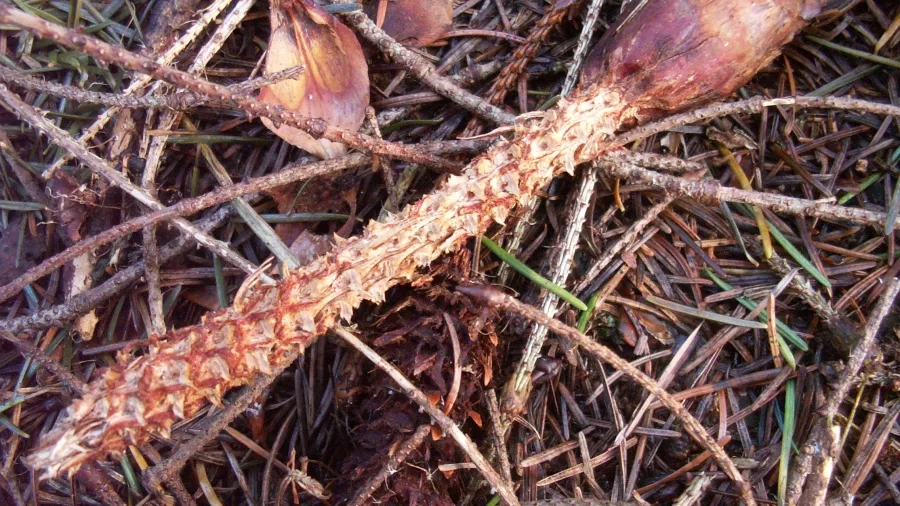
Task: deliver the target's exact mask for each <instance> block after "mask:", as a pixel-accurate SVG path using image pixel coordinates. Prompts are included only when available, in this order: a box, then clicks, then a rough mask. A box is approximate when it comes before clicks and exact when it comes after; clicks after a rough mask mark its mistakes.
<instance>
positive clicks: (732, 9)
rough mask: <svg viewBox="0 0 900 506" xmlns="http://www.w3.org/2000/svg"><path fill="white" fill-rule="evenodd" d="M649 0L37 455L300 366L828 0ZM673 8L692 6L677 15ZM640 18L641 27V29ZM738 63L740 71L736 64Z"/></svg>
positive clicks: (64, 454)
mask: <svg viewBox="0 0 900 506" xmlns="http://www.w3.org/2000/svg"><path fill="white" fill-rule="evenodd" d="M640 5H641V6H642V7H638V9H639V11H638V12H633V13H631V14H629V15H627V16H623V18H624V19H626V20H625V21H624V23H623V25H622V26H620V27H614V28H612V29H611V31H610V33H612V34H615V35H611V36H608V37H606V38H605V39H604V40H603V41H602V42H601V44H602V45H603V47H604V48H605V49H604V52H603V54H604V55H606V57H608V58H607V59H606V60H601V63H600V65H601V66H604V65H605V67H603V68H605V72H606V74H604V75H603V76H602V78H601V79H600V80H599V81H597V82H594V83H591V82H590V81H587V82H586V83H582V87H581V88H580V89H579V90H577V91H576V92H575V93H574V94H573V95H572V98H571V99H569V100H563V101H561V103H560V104H559V106H558V107H557V108H556V109H554V110H552V111H550V112H548V113H547V114H545V115H544V116H543V117H540V118H536V119H526V120H523V121H522V122H520V124H519V125H517V132H516V137H515V139H514V140H513V141H501V142H500V143H498V144H497V145H495V146H494V147H493V148H492V149H491V150H490V151H489V152H488V153H486V154H484V155H482V156H480V157H478V158H476V159H475V160H474V161H473V162H472V163H470V164H469V166H468V167H467V168H466V170H465V172H464V173H463V174H462V175H461V176H453V177H450V178H449V180H448V181H447V182H446V184H445V185H444V186H443V187H442V188H440V189H439V190H437V191H435V192H434V193H432V194H430V195H428V196H426V197H424V198H423V199H422V200H420V201H419V202H417V203H415V204H412V205H410V206H408V207H406V208H405V209H404V210H403V211H402V212H400V213H399V214H397V215H394V216H391V217H389V218H388V219H386V220H385V221H384V222H372V223H369V225H368V226H367V227H366V229H365V231H364V233H363V234H362V235H361V236H359V237H355V238H352V239H348V240H345V241H340V242H338V244H337V245H336V247H335V249H334V251H333V252H331V253H329V254H327V255H325V256H323V257H321V258H319V259H318V260H316V261H314V262H313V263H312V264H310V265H308V266H306V267H303V268H301V269H298V270H296V271H294V272H291V273H289V274H287V275H286V276H285V278H284V279H283V280H282V281H281V282H279V283H278V284H276V285H263V284H258V283H254V282H252V281H249V282H248V283H246V284H245V286H244V287H243V288H242V290H241V291H240V292H239V294H238V296H237V297H236V301H235V304H234V306H233V307H231V308H229V309H226V310H222V311H218V312H215V313H211V314H209V315H208V316H207V317H206V318H204V320H203V322H202V323H201V324H200V325H195V326H193V327H189V328H185V329H181V330H177V331H174V332H172V333H170V334H169V335H168V336H167V337H166V339H165V340H161V341H154V342H153V343H152V344H151V347H150V352H149V353H148V354H147V355H144V356H142V357H140V358H137V359H136V360H134V361H132V362H130V363H127V364H124V363H123V364H119V365H116V366H114V367H111V368H109V369H107V370H106V371H105V373H104V374H102V376H101V377H99V378H98V379H96V380H95V381H93V382H92V383H91V384H90V387H89V390H88V391H87V392H86V393H85V394H84V396H83V397H82V398H81V399H78V400H76V401H75V402H74V403H73V404H72V405H71V406H70V407H69V408H68V409H67V411H66V412H65V413H64V414H63V416H62V417H61V418H60V420H59V421H58V423H57V425H56V427H55V428H54V429H53V430H52V431H51V432H50V433H48V434H47V435H46V436H44V437H43V438H42V441H41V446H40V448H38V449H37V450H36V451H35V452H34V453H33V454H32V455H31V456H30V458H29V462H30V464H31V465H32V466H34V467H37V468H42V469H44V470H45V473H44V476H45V477H46V476H56V475H58V474H60V473H61V472H63V471H68V472H70V473H71V472H74V470H76V469H77V468H78V467H79V466H80V465H81V464H83V463H84V462H87V461H90V460H95V459H102V458H104V457H106V456H107V455H108V454H110V453H120V452H123V451H124V450H125V448H126V446H127V445H128V444H140V443H144V442H146V441H148V439H149V438H150V436H151V434H163V435H165V434H166V433H167V432H168V431H169V430H170V429H171V427H172V424H173V423H175V422H177V421H178V420H181V419H183V418H185V417H190V416H192V415H193V414H195V413H196V412H198V411H199V410H200V409H201V408H202V406H204V405H205V404H206V403H207V402H210V403H213V404H220V403H221V399H222V396H223V394H224V393H225V392H226V391H228V390H229V389H231V388H234V387H236V386H239V385H244V384H247V383H249V382H250V381H251V380H252V379H253V377H254V376H255V375H257V374H260V373H266V372H269V371H271V370H274V369H278V368H281V367H285V366H287V365H288V364H287V363H286V361H287V358H286V357H287V356H288V355H287V350H288V349H289V347H292V346H297V347H300V348H305V347H306V346H307V345H308V344H309V343H310V342H311V341H312V340H313V339H314V338H315V337H317V336H319V335H321V334H323V333H324V332H325V331H327V330H328V329H329V328H330V327H332V326H333V325H334V324H335V323H336V322H337V320H338V319H339V318H341V319H344V320H348V321H349V320H350V318H351V317H352V314H353V310H354V308H356V307H358V306H359V304H360V303H361V302H362V301H364V300H367V301H372V302H376V303H377V302H381V301H383V300H384V297H385V292H386V290H388V289H389V288H390V287H392V286H394V285H396V284H399V283H402V282H405V281H408V280H410V279H411V278H412V276H413V274H414V273H415V271H416V269H417V268H420V267H427V266H428V265H429V264H430V263H431V262H432V261H434V260H435V259H436V258H438V257H439V256H440V255H442V254H444V253H447V252H450V251H453V250H455V249H456V248H458V247H460V245H461V244H462V243H463V242H465V241H466V240H467V239H469V238H472V237H476V236H478V235H480V234H482V233H484V232H485V230H486V229H487V228H488V227H489V226H490V225H491V224H492V223H495V222H498V223H502V222H503V220H504V219H505V218H506V217H507V215H508V214H509V211H510V209H511V208H512V207H513V206H515V205H516V204H519V203H522V202H524V201H526V200H528V199H530V198H532V197H533V196H534V195H535V194H536V193H537V192H538V191H539V190H540V189H542V188H543V187H544V186H545V185H546V184H547V183H548V182H549V181H550V179H551V178H552V177H553V176H554V175H556V174H557V173H559V172H562V171H567V172H571V171H572V170H573V169H574V167H575V165H576V164H578V163H582V162H585V161H589V160H592V159H595V158H596V157H597V156H599V155H601V154H603V153H605V152H607V151H609V150H610V149H613V148H612V147H611V145H610V144H609V142H608V141H609V140H610V139H611V137H612V135H613V134H614V133H615V131H616V130H617V129H619V128H621V127H622V126H624V125H630V124H634V123H637V122H640V121H642V120H646V119H648V118H651V117H656V116H660V115H664V114H668V113H671V112H673V111H675V110H679V109H682V108H684V107H685V106H686V105H695V104H697V103H698V102H700V101H708V100H714V99H719V98H722V97H725V96H727V95H729V94H731V93H732V92H733V91H734V90H735V89H736V88H737V87H738V86H740V85H741V84H742V83H743V82H744V81H745V80H746V79H747V78H749V77H750V76H752V75H754V74H755V73H756V72H757V71H759V70H760V69H761V68H762V67H763V66H765V65H766V64H768V62H770V61H771V60H772V59H773V58H774V57H775V56H776V55H777V54H778V52H779V49H780V47H781V46H782V45H783V44H785V43H787V42H788V41H789V40H790V39H791V38H792V37H793V35H794V33H796V32H797V31H799V30H800V29H801V28H802V27H803V26H804V25H805V20H806V19H808V18H809V17H810V16H812V15H814V14H815V13H816V12H817V10H818V8H817V6H818V4H817V3H816V1H815V0H810V1H802V0H780V1H775V0H741V1H733V0H675V1H668V0H658V1H657V0H651V1H649V2H647V3H640ZM673 11H676V12H678V13H680V14H679V15H680V16H683V19H678V20H672V19H671V18H670V16H669V15H668V14H669V13H671V12H673ZM661 13H662V14H661ZM660 16H662V18H663V21H664V22H663V23H659V22H658V21H659V20H658V19H656V18H659V17H660ZM654 17H655V18H654ZM0 21H2V20H0ZM629 23H632V24H634V25H629ZM629 26H635V27H636V28H635V29H641V31H642V37H640V38H635V37H633V33H632V32H633V31H632V30H630V29H629ZM676 28H677V29H676ZM673 29H676V30H675V32H677V33H670V32H671V31H672V30H673ZM657 30H658V32H657ZM638 46H641V47H644V49H641V48H640V47H638ZM650 48H652V49H653V50H650ZM659 48H666V49H665V50H660V49H659ZM685 54H687V55H691V57H690V59H689V61H690V62H692V64H690V65H682V66H680V67H678V68H679V70H678V72H674V71H673V70H672V69H674V68H676V67H673V66H672V65H673V62H674V61H676V60H678V58H679V57H680V55H685ZM606 57H604V58H606ZM707 62H716V65H715V68H711V67H710V66H709V65H707ZM726 64H727V65H729V67H728V68H729V69H730V71H729V72H727V73H723V72H721V68H720V67H721V65H726ZM735 75H737V76H740V79H734V78H733V76H735ZM659 93H665V96H660V95H656V94H659Z"/></svg>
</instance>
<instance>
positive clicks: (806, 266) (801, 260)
mask: <svg viewBox="0 0 900 506" xmlns="http://www.w3.org/2000/svg"><path fill="white" fill-rule="evenodd" d="M736 205H737V206H738V209H740V210H741V212H742V213H744V215H746V216H748V217H750V216H751V211H750V208H749V206H747V205H745V204H736ZM756 210H758V208H754V211H756ZM755 215H756V213H755V212H754V213H752V216H755ZM763 219H764V220H765V223H766V228H768V230H769V233H770V234H771V236H772V238H773V239H775V242H777V243H778V245H779V246H781V247H782V248H784V250H785V251H786V252H787V254H788V255H790V257H791V258H793V259H794V261H795V262H797V263H798V264H800V266H801V267H802V268H803V270H805V271H806V272H808V273H809V274H810V276H812V277H813V278H815V280H816V281H818V282H819V283H821V285H822V286H824V287H825V288H827V289H828V290H831V281H828V278H826V277H825V275H824V274H822V271H820V270H819V269H817V268H816V266H815V265H813V263H812V262H810V261H809V259H807V258H806V257H805V256H804V255H803V253H801V252H800V250H798V249H797V247H796V246H794V244H793V243H791V241H789V240H788V238H787V237H785V236H784V234H782V233H781V231H780V230H778V227H776V226H775V225H773V224H772V222H770V221H769V220H766V219H765V217H763Z"/></svg>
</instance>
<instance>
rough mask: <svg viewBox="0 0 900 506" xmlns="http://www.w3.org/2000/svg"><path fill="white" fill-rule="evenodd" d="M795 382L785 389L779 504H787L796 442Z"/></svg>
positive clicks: (788, 383)
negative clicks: (789, 472)
mask: <svg viewBox="0 0 900 506" xmlns="http://www.w3.org/2000/svg"><path fill="white" fill-rule="evenodd" d="M794 383H795V380H792V379H791V380H787V384H786V385H785V387H784V426H783V429H782V431H781V460H780V462H779V463H778V504H779V506H781V505H783V504H785V499H784V498H785V495H786V492H787V479H788V470H789V469H790V467H789V466H790V461H791V449H792V446H793V442H794V420H795V414H796V409H797V408H796V406H795V404H796V402H795V399H794Z"/></svg>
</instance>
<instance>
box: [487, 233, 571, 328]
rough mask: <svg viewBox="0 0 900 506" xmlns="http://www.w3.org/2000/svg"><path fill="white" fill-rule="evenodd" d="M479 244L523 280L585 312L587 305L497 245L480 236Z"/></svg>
mask: <svg viewBox="0 0 900 506" xmlns="http://www.w3.org/2000/svg"><path fill="white" fill-rule="evenodd" d="M481 244H484V246H485V247H486V248H487V249H489V250H491V252H492V253H493V254H495V255H497V258H499V259H500V260H503V261H504V262H506V263H507V264H509V266H510V267H512V268H513V269H515V270H516V272H518V273H519V274H521V275H523V276H525V278H527V279H528V280H530V281H531V282H532V283H534V284H536V285H538V286H540V287H541V288H544V289H547V290H549V291H550V292H551V293H553V294H554V295H556V296H557V297H559V298H560V299H562V300H564V301H566V302H568V303H569V304H571V305H572V306H574V307H575V309H578V310H579V311H586V310H587V305H586V304H585V303H584V302H582V301H581V299H579V298H578V297H576V296H574V295H572V294H571V293H569V292H568V291H566V289H565V288H563V287H561V286H559V285H557V284H556V283H554V282H552V281H550V280H549V279H547V278H545V277H543V276H541V275H540V274H538V273H537V272H535V271H534V270H532V269H531V267H528V266H527V265H525V264H524V263H522V262H521V261H519V259H517V258H516V257H514V256H512V255H510V254H509V253H508V252H507V251H506V250H505V249H503V248H501V247H500V245H499V244H497V243H495V242H494V241H492V240H490V239H488V238H487V236H481Z"/></svg>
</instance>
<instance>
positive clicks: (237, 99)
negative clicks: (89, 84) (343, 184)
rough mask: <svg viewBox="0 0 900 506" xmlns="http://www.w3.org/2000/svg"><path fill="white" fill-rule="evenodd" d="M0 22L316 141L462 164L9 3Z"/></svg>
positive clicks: (452, 167) (1, 8)
mask: <svg viewBox="0 0 900 506" xmlns="http://www.w3.org/2000/svg"><path fill="white" fill-rule="evenodd" d="M0 21H2V22H4V23H9V24H12V25H14V26H17V27H20V28H24V29H27V30H28V31H30V32H32V33H34V34H35V35H38V36H40V37H43V38H47V39H51V40H53V41H55V42H57V43H59V44H62V45H63V46H66V47H70V48H73V49H77V50H79V51H84V52H85V53H87V54H90V55H92V56H94V57H96V58H98V59H100V60H103V61H105V62H107V63H112V64H115V65H121V66H122V67H125V68H127V69H130V70H134V71H137V72H143V73H147V74H150V75H153V76H155V77H158V78H160V79H163V80H165V81H166V82H169V83H171V84H174V85H175V86H178V87H181V88H184V89H186V90H189V91H192V92H194V93H196V94H197V95H199V96H204V97H209V98H211V99H215V100H218V101H221V102H222V103H225V104H229V105H233V106H234V107H237V108H239V109H241V110H243V111H246V112H247V113H249V114H252V115H255V116H262V117H265V118H268V119H270V120H272V121H273V122H275V123H277V124H285V125H290V126H293V127H296V128H299V129H301V130H303V131H305V132H307V133H309V134H310V135H311V136H313V137H314V138H317V139H318V138H325V139H328V140H331V141H335V142H341V143H344V144H347V145H350V146H353V147H355V148H358V149H363V150H366V151H371V152H373V153H377V154H381V155H386V156H391V157H394V158H400V159H402V160H408V161H410V162H414V163H420V164H422V165H425V166H428V167H433V168H435V169H440V170H444V171H448V172H458V171H459V170H460V169H461V166H460V165H459V164H457V163H453V162H450V161H447V160H444V159H442V158H439V157H436V156H434V155H431V154H428V153H422V152H420V151H419V150H417V149H414V148H412V147H409V146H404V145H400V144H394V143H390V142H385V141H382V140H380V139H375V138H373V137H369V136H367V135H362V134H358V133H355V132H351V131H349V130H344V129H340V128H335V127H332V126H329V125H328V124H327V123H326V122H325V121H323V120H321V119H316V118H306V117H303V116H301V115H299V114H297V113H293V112H289V111H286V110H284V109H283V108H282V107H280V106H275V105H272V104H267V103H265V102H261V101H260V100H258V99H256V98H253V97H250V96H249V95H247V94H245V93H236V92H235V91H233V90H231V89H229V88H228V87H226V86H222V85H219V84H215V83H211V82H209V81H206V80H204V79H200V78H198V77H195V76H193V75H191V74H188V73H187V72H182V71H180V70H177V69H173V68H171V67H166V66H164V65H160V64H158V63H156V62H155V61H153V60H151V59H149V58H145V57H143V56H139V55H137V54H134V53H132V52H130V51H128V50H126V49H123V48H121V47H116V46H112V45H109V44H107V43H105V42H101V41H99V40H97V39H95V38H93V37H89V36H87V35H84V34H80V33H77V32H75V31H74V30H69V29H67V28H64V27H61V26H58V25H54V24H53V23H50V22H49V21H44V20H43V19H40V18H38V17H37V16H32V15H30V14H26V13H25V12H23V11H20V10H18V9H16V8H15V7H13V5H12V4H11V3H9V2H8V0H3V1H0Z"/></svg>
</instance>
